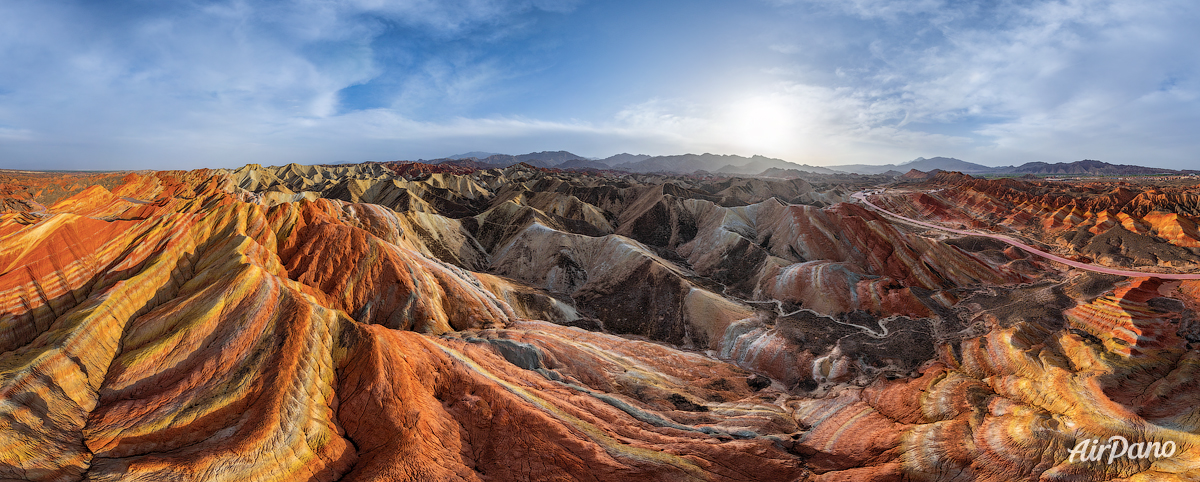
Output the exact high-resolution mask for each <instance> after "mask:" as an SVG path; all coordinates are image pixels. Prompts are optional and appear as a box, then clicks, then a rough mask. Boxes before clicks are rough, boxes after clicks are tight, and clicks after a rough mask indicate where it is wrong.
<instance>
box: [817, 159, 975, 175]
mask: <svg viewBox="0 0 1200 482" xmlns="http://www.w3.org/2000/svg"><path fill="white" fill-rule="evenodd" d="M829 168H830V169H833V170H835V171H841V172H848V173H855V174H883V173H885V172H887V171H899V172H905V171H908V170H910V169H916V170H918V171H932V170H934V169H941V170H943V171H958V172H961V173H964V174H991V173H993V172H994V171H995V170H996V169H997V168H995V167H989V166H985V165H983V164H975V163H973V162H967V161H961V160H958V159H954V158H952V157H934V158H930V159H926V158H924V157H918V158H916V159H913V160H911V161H908V162H905V163H901V164H899V165H897V164H883V165H874V164H846V165H841V166H830V167H829Z"/></svg>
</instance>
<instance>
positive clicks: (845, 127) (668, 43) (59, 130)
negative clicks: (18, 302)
mask: <svg viewBox="0 0 1200 482" xmlns="http://www.w3.org/2000/svg"><path fill="white" fill-rule="evenodd" d="M1195 25H1200V6H1198V4H1196V3H1195V2H1192V1H1189V0H1182V1H1166V0H1162V1H1154V0H1151V1H1136V2H1135V1H1124V0H1111V1H1083V0H1079V1H1072V0H1066V1H1020V0H1006V1H981V2H963V1H951V0H944V1H943V0H737V1H712V0H689V1H670V0H658V1H653V0H651V1H646V0H643V1H623V0H610V1H588V0H446V1H434V0H410V1H384V0H302V1H290V2H289V1H257V0H242V1H199V0H197V1H149V0H146V1H107V0H91V1H79V2H73V1H57V0H42V1H37V2H34V1H6V2H0V167H5V168H21V169H31V168H32V169H142V168H151V169H168V168H180V169H183V168H196V167H235V166H239V165H242V164H245V163H251V162H257V163H262V164H283V163H287V162H300V163H327V162H342V161H363V160H394V159H413V160H415V159H419V158H425V159H429V158H436V157H442V156H446V155H452V154H457V153H462V152H467V151H491V152H504V153H510V154H519V153H525V152H532V151H542V150H569V151H571V152H574V153H576V154H580V155H584V156H593V157H607V156H609V155H612V154H616V153H620V152H631V153H645V154H652V155H665V154H680V153H686V152H693V153H700V152H713V153H721V154H741V155H751V154H762V155H767V156H772V157H779V158H782V159H786V160H790V161H794V162H799V163H808V164H814V165H834V164H849V163H871V164H884V163H898V162H903V161H907V160H910V159H913V158H915V157H918V156H924V157H932V156H950V157H957V158H960V159H963V160H967V161H973V162H979V163H982V164H989V165H1008V164H1021V163H1024V162H1030V161H1046V162H1069V161H1075V160H1080V159H1085V158H1086V159H1099V160H1103V161H1107V162H1112V163H1126V164H1141V165H1150V166H1162V167H1174V168H1198V167H1200V135H1198V134H1200V81H1198V80H1197V79H1198V77H1197V75H1198V73H1200V72H1198V71H1197V69H1198V68H1200V52H1198V51H1197V49H1196V48H1195V47H1196V46H1197V45H1200V33H1197V30H1200V29H1196V28H1194V26H1195Z"/></svg>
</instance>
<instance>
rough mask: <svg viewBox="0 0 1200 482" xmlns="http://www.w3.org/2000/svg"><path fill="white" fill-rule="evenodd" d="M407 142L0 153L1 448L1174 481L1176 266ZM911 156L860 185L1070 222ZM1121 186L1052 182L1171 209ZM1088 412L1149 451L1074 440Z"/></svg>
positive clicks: (756, 186) (399, 475) (328, 469)
mask: <svg viewBox="0 0 1200 482" xmlns="http://www.w3.org/2000/svg"><path fill="white" fill-rule="evenodd" d="M423 166H424V165H418V164H363V165H348V166H334V167H322V166H297V165H289V166H282V167H262V166H256V165H251V166H246V167H244V168H241V169H237V170H232V171H193V172H153V173H132V174H130V173H121V174H112V175H79V176H75V175H62V176H57V177H56V176H54V175H43V174H29V173H17V174H8V175H7V176H8V177H6V178H5V182H7V183H6V184H2V185H0V187H3V190H2V191H0V200H2V201H3V203H4V204H3V206H4V210H5V211H4V212H3V213H0V401H2V403H0V479H15V480H55V481H57V480H62V481H71V480H84V479H87V480H231V481H232V480H239V481H241V480H262V481H265V480H312V481H322V480H324V481H334V480H347V481H350V480H363V481H366V480H414V481H418V480H631V479H647V480H664V481H674V480H863V481H867V480H947V481H948V480H996V481H1000V480H1116V479H1119V480H1195V479H1196V478H1200V473H1196V469H1195V467H1200V460H1198V459H1200V449H1197V448H1196V447H1198V445H1197V443H1198V442H1200V440H1197V439H1196V435H1195V434H1197V433H1200V427H1197V426H1195V425H1196V423H1195V422H1196V420H1198V419H1200V417H1197V416H1196V414H1194V413H1192V412H1194V411H1195V410H1196V406H1197V405H1198V404H1197V403H1196V400H1194V399H1195V397H1196V393H1197V392H1196V390H1195V387H1194V385H1195V384H1196V381H1195V373H1194V372H1195V371H1196V369H1197V367H1200V363H1196V361H1197V360H1196V359H1197V355H1196V353H1197V351H1196V350H1195V349H1194V348H1196V347H1200V345H1198V344H1200V324H1198V322H1197V318H1196V314H1195V313H1196V310H1197V309H1198V308H1200V284H1198V283H1197V282H1191V281H1186V282H1171V281H1164V280H1160V279H1156V278H1138V279H1125V278H1119V277H1114V276H1105V275H1096V274H1090V273H1086V272H1082V271H1065V270H1063V268H1062V267H1061V266H1059V265H1056V264H1054V263H1050V262H1047V261H1043V260H1041V259H1039V258H1036V257H1033V256H1029V255H1028V254H1027V253H1024V252H1021V251H1020V250H1018V249H1015V248H1012V247H1009V246H1006V245H1003V243H1000V242H997V241H993V240H988V239H986V238H978V239H976V238H973V237H956V238H946V237H944V236H934V235H933V234H932V233H926V232H925V230H923V229H914V228H911V227H908V226H906V225H904V224H900V223H895V222H892V221H890V220H889V219H888V218H885V217H882V216H881V215H879V214H877V213H875V212H873V211H870V210H867V209H864V208H862V207H860V206H858V205H854V204H849V203H844V202H843V201H845V200H846V199H847V196H848V194H849V193H852V192H854V191H857V190H859V189H862V188H866V187H868V186H865V185H861V186H854V185H842V184H829V183H822V182H821V180H820V179H813V180H810V181H803V180H787V181H783V180H737V179H734V180H723V181H703V180H695V179H683V178H664V177H660V176H627V177H624V178H617V177H611V176H608V177H606V176H592V175H575V174H566V173H560V172H554V171H551V170H546V169H537V168H532V167H530V166H516V167H513V168H509V169H504V170H496V169H494V170H487V171H475V172H464V171H453V170H451V171H449V172H445V171H443V170H440V169H436V168H434V167H423ZM460 169H461V168H460ZM942 177H943V178H942V179H941V180H940V181H936V182H941V183H942V184H943V185H938V186H931V187H930V188H929V189H928V190H934V191H935V190H937V189H942V190H941V191H935V192H912V193H910V194H905V195H895V196H892V197H889V198H888V199H889V201H888V202H890V203H891V204H890V206H892V207H895V208H897V209H901V208H903V209H910V210H911V211H910V212H919V213H920V214H922V215H923V216H925V218H927V219H933V220H937V221H941V222H951V223H962V224H966V225H968V226H981V227H985V226H986V227H992V226H1000V228H999V229H1003V228H1004V227H1005V226H1010V227H1012V229H1014V230H1016V229H1018V227H1019V226H1018V220H1022V221H1019V222H1020V223H1024V224H1020V226H1025V227H1028V226H1040V227H1041V230H1040V231H1030V232H1031V233H1034V234H1039V235H1042V236H1051V235H1055V234H1054V233H1063V232H1073V231H1068V230H1065V229H1059V228H1058V227H1055V226H1057V225H1055V224H1054V222H1051V223H1050V224H1049V225H1047V224H1045V223H1044V222H1042V221H1037V222H1034V221H1030V220H1028V219H1026V217H1028V216H1033V215H1034V211H1032V208H1031V207H1029V206H1032V204H1028V203H1026V204H1022V203H1018V202H1015V200H1016V199H1018V198H1017V197H1016V196H1018V195H1017V194H1014V193H1015V192H1026V191H1028V190H1029V189H1031V188H1028V187H1026V186H1025V185H1024V184H1020V183H1019V181H1011V182H1010V181H1000V182H997V185H996V186H990V187H989V186H987V185H982V184H980V185H976V184H978V183H976V182H975V181H970V180H966V181H965V182H964V180H963V179H958V180H956V182H960V183H962V187H958V188H953V189H952V188H949V187H947V186H945V185H944V184H945V183H947V182H949V181H948V180H946V179H945V176H942ZM971 183H975V184H971ZM1013 183H1017V184H1013ZM968 184H970V185H969V186H968ZM972 186H973V187H972ZM1055 187H1056V186H1054V185H1046V186H1043V187H1040V188H1038V189H1046V190H1052V189H1054V188H1055ZM1002 188H1003V189H1009V190H1010V191H1003V189H1002ZM1066 188H1067V187H1064V189H1066ZM1070 189H1085V190H1086V189H1093V187H1088V186H1084V187H1078V188H1070ZM1089 192H1090V191H1089ZM1147 192H1148V190H1144V191H1141V192H1139V193H1134V192H1132V190H1131V192H1129V193H1125V192H1118V193H1115V194H1112V195H1111V196H1110V197H1111V198H1112V199H1116V200H1120V199H1126V198H1128V200H1127V201H1125V202H1124V203H1123V204H1112V203H1116V201H1111V203H1110V204H1104V202H1102V201H1087V202H1088V203H1091V204H1086V203H1084V204H1086V205H1087V206H1090V207H1088V208H1087V209H1091V210H1092V212H1095V210H1097V209H1100V207H1101V206H1102V205H1103V206H1104V207H1103V209H1104V210H1108V211H1106V212H1111V213H1113V214H1112V216H1114V219H1117V217H1119V216H1120V215H1122V213H1124V215H1126V216H1129V217H1130V219H1135V218H1136V220H1138V221H1136V222H1147V223H1150V222H1157V223H1158V224H1155V226H1165V224H1163V223H1164V222H1165V221H1161V219H1165V218H1167V217H1169V216H1170V215H1175V216H1176V218H1174V219H1177V220H1183V221H1178V223H1179V224H1180V226H1183V231H1184V232H1185V235H1186V226H1185V222H1192V221H1190V220H1191V219H1192V218H1191V217H1190V216H1194V214H1190V213H1191V211H1189V210H1188V209H1189V208H1188V207H1187V206H1188V204H1187V200H1186V195H1187V193H1183V192H1180V193H1176V194H1175V195H1171V194H1170V192H1168V191H1167V188H1161V189H1160V191H1156V192H1158V193H1159V194H1155V195H1154V196H1151V195H1148V194H1146V193H1147ZM1006 193H1007V194H1006ZM1068 193H1069V192H1068ZM1061 195H1062V194H1061V193H1058V194H1055V193H1053V192H1050V191H1047V192H1045V193H1043V194H1042V195H1041V199H1042V201H1039V202H1042V203H1049V204H1053V203H1052V202H1051V201H1048V199H1059V198H1060V197H1056V196H1061ZM1143 195H1144V196H1143ZM1006 196H1007V197H1006ZM1155 196H1158V197H1155ZM1172 196H1174V197H1172ZM1088 199H1090V198H1088ZM1136 199H1143V201H1138V202H1134V200H1136ZM1054 202H1059V201H1054ZM1147 202H1155V203H1159V204H1154V205H1153V206H1155V207H1154V208H1153V209H1149V210H1147V209H1145V208H1144V204H1145V203H1147ZM1084 204H1080V206H1083V205H1084ZM1063 206H1066V204H1063V205H1062V206H1059V207H1058V208H1055V209H1062V207H1063ZM1121 206H1125V207H1121ZM1138 206H1142V207H1138ZM1080 209H1083V208H1080ZM1038 213H1042V214H1044V212H1043V211H1039V212H1038ZM1156 213H1157V214H1156ZM1156 216H1157V217H1156ZM1097 217H1098V215H1095V216H1091V218H1097ZM1082 218H1087V217H1081V219H1082ZM1091 218H1088V219H1091ZM1031 219H1032V218H1031ZM1063 219H1067V217H1064V218H1063ZM1147 219H1149V220H1150V221H1147ZM1156 220H1158V221H1156ZM1055 222H1057V221H1055ZM1114 222H1116V221H1114ZM1084 224H1086V222H1085V223H1084ZM1116 225H1119V223H1118V224H1116ZM1116 225H1114V226H1116ZM1046 226H1051V227H1050V228H1046ZM1096 226H1103V225H1102V224H1098V222H1097V223H1092V224H1087V226H1086V227H1088V229H1092V228H1095V227H1096ZM1082 227H1083V225H1079V226H1076V228H1073V229H1075V230H1078V229H1082ZM1030 229H1032V228H1030ZM1111 229H1112V228H1111V227H1110V228H1109V230H1111ZM1155 229H1158V228H1155ZM1097 231H1098V232H1097V233H1093V235H1094V236H1097V237H1099V236H1103V235H1104V234H1106V233H1108V232H1109V231H1105V230H1097ZM1047 233H1049V234H1047ZM1147 233H1151V234H1148V235H1146V236H1160V235H1159V234H1154V233H1167V231H1166V230H1165V228H1162V229H1158V230H1157V231H1155V230H1150V231H1147ZM1057 236H1061V234H1058V235H1057ZM1160 237H1162V238H1163V239H1164V241H1157V240H1155V242H1159V243H1166V244H1169V245H1171V246H1173V247H1175V248H1179V249H1185V250H1186V249H1190V248H1189V247H1187V246H1184V244H1185V243H1174V242H1170V240H1169V239H1167V238H1166V237H1165V236H1160ZM1046 239H1050V238H1046ZM1124 246H1126V249H1127V250H1137V249H1139V248H1138V247H1137V246H1135V245H1132V244H1126V245H1124ZM1139 252H1140V251H1139ZM1181 259H1182V260H1183V261H1180V263H1184V262H1187V258H1181ZM1174 266H1175V267H1176V268H1177V269H1180V270H1189V269H1190V270H1192V271H1193V272H1194V271H1196V270H1197V267H1196V265H1194V264H1193V265H1186V264H1176V265H1174ZM1112 436H1121V437H1124V439H1125V440H1126V441H1127V442H1128V443H1129V444H1140V445H1137V447H1138V449H1139V450H1141V449H1142V448H1144V447H1148V446H1149V444H1151V443H1157V445H1156V447H1157V448H1158V449H1161V448H1162V446H1163V444H1164V443H1166V442H1168V441H1169V442H1171V444H1172V445H1171V446H1172V447H1174V450H1173V451H1172V453H1171V455H1169V456H1168V455H1164V454H1163V453H1160V452H1162V451H1161V450H1159V452H1155V453H1154V454H1150V455H1148V456H1147V457H1142V458H1137V457H1134V458H1121V459H1117V460H1115V461H1113V462H1112V463H1107V460H1108V459H1107V457H1105V458H1103V459H1099V458H1098V459H1096V460H1091V459H1090V458H1089V459H1088V460H1080V457H1076V458H1075V459H1074V460H1072V459H1071V455H1072V454H1071V450H1072V449H1073V448H1077V446H1078V445H1079V443H1080V442H1081V441H1085V440H1091V439H1097V440H1101V442H1103V441H1107V440H1108V439H1109V438H1110V437H1112Z"/></svg>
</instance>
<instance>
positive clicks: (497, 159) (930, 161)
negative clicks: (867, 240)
mask: <svg viewBox="0 0 1200 482" xmlns="http://www.w3.org/2000/svg"><path fill="white" fill-rule="evenodd" d="M430 162H432V163H455V164H464V163H466V164H470V165H472V166H481V167H482V166H495V167H507V166H511V165H513V164H516V163H519V162H524V163H526V164H530V165H534V166H538V167H553V168H558V169H576V170H584V169H605V170H616V171H625V172H633V173H652V172H671V173H679V174H690V173H694V172H697V171H704V172H709V173H716V174H742V175H758V176H773V175H776V174H778V173H782V172H791V171H796V172H797V173H801V172H807V173H812V174H885V175H900V174H901V173H904V172H911V171H912V170H916V171H921V172H929V171H934V170H940V171H958V172H962V173H964V174H972V175H1021V174H1036V175H1056V174H1057V175H1105V176H1113V175H1117V176H1136V175H1150V174H1182V173H1194V172H1196V171H1176V170H1172V169H1162V168H1156V167H1143V166H1131V165H1123V164H1109V163H1106V162H1101V161H1094V160H1087V159H1085V160H1082V161H1075V162H1059V163H1055V164H1048V163H1045V162H1029V163H1025V164H1022V165H1020V166H1002V167H991V166H985V165H982V164H975V163H973V162H967V161H963V160H960V159H955V158H952V157H932V158H924V157H918V158H916V159H913V160H911V161H908V162H903V163H900V164H882V165H878V164H844V165H838V166H830V167H819V166H810V165H807V164H796V163H794V162H788V161H785V160H782V159H775V158H771V157H765V156H758V155H756V156H751V157H743V156H738V155H723V154H709V153H704V154H680V155H673V156H650V155H646V154H628V153H621V154H617V155H615V156H611V157H608V158H605V159H594V158H587V157H583V156H579V155H576V154H572V153H570V152H567V151H543V152H531V153H529V154H521V155H516V156H513V155H507V154H496V153H491V152H468V153H465V154H458V155H454V156H449V157H446V158H443V159H435V160H433V161H430ZM773 173H774V174H773Z"/></svg>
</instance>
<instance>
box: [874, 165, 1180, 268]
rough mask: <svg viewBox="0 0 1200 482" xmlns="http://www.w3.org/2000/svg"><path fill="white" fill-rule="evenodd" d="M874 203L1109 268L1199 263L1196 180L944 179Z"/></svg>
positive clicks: (943, 176) (954, 176) (948, 176)
mask: <svg viewBox="0 0 1200 482" xmlns="http://www.w3.org/2000/svg"><path fill="white" fill-rule="evenodd" d="M878 198H879V199H878V200H879V202H881V203H883V204H881V206H885V207H887V208H888V209H890V210H893V211H894V212H897V213H899V214H902V215H909V214H912V215H916V216H919V217H924V218H927V219H933V220H938V221H944V222H948V223H951V224H962V225H967V226H971V227H975V228H986V229H990V230H999V231H1002V232H1010V233H1017V234H1021V235H1023V236H1026V237H1028V238H1029V239H1033V240H1036V241H1039V242H1041V243H1044V244H1045V245H1047V246H1049V247H1052V248H1054V249H1056V250H1058V251H1061V252H1063V253H1064V254H1067V255H1073V256H1078V257H1081V258H1087V259H1089V260H1095V261H1097V262H1100V263H1103V264H1106V265H1109V266H1117V267H1158V268H1175V269H1180V268H1188V267H1191V266H1194V265H1195V264H1196V263H1197V262H1200V231H1197V222H1198V221H1200V189H1198V183H1197V181H1195V180H1194V178H1192V179H1189V178H1182V179H1179V180H1171V181H1169V182H1168V181H1163V183H1162V184H1154V183H1153V182H1152V180H1147V181H1137V180H1136V179H1135V180H1130V181H1111V182H1101V181H1090V182H1081V183H1070V184H1064V183H1062V182H1058V181H1037V180H1016V179H1002V180H985V179H976V178H971V177H970V176H963V175H961V174H958V173H942V174H939V175H938V176H937V177H935V178H934V179H933V180H931V181H930V182H928V183H926V185H923V186H921V188H919V189H905V190H902V191H897V192H895V193H891V194H889V195H886V196H879V197H878ZM906 213H907V214H906Z"/></svg>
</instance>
